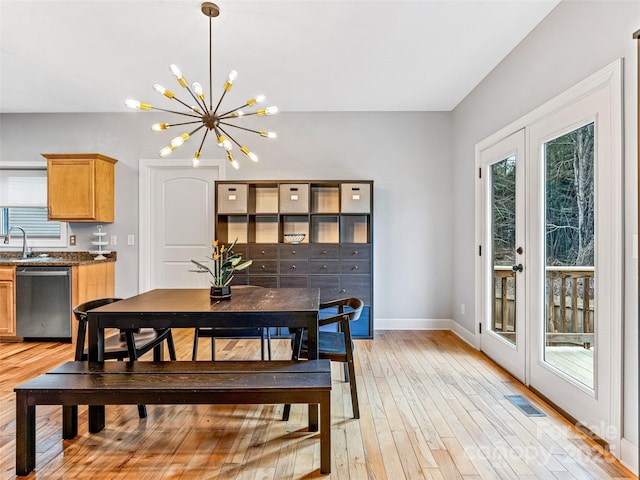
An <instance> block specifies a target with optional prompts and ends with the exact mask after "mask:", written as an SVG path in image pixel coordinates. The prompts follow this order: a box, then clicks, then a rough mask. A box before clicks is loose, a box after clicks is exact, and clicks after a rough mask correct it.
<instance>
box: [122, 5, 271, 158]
mask: <svg viewBox="0 0 640 480" xmlns="http://www.w3.org/2000/svg"><path fill="white" fill-rule="evenodd" d="M201 10H202V13H203V14H205V15H206V16H207V17H209V105H208V106H207V102H206V101H205V94H204V90H203V88H202V85H201V84H199V83H198V82H194V83H192V84H191V86H189V83H188V82H187V80H186V79H185V77H184V76H183V75H182V73H181V72H180V69H179V68H178V67H177V66H176V65H170V66H169V69H170V70H171V73H173V75H174V76H175V77H176V79H177V80H178V83H179V84H180V86H181V87H182V88H184V89H186V90H187V92H189V95H191V97H192V98H193V100H194V101H195V102H196V103H195V105H189V104H188V103H186V102H184V101H182V100H180V99H179V98H178V97H177V96H176V95H175V94H174V93H173V92H171V91H169V90H167V89H166V88H164V87H163V86H161V85H158V84H157V83H156V84H155V85H154V86H153V89H154V90H155V91H156V92H158V93H159V94H160V95H163V96H164V97H166V98H168V99H169V100H172V101H175V102H178V103H180V104H181V105H182V106H183V107H186V111H175V110H167V109H164V108H157V107H153V106H152V105H151V104H149V103H144V102H139V101H137V100H132V99H127V100H126V101H125V105H126V106H127V107H129V108H132V109H134V110H159V111H162V112H168V113H174V114H177V115H182V116H184V117H189V118H191V120H187V119H185V120H186V121H184V122H180V123H156V124H154V125H152V126H151V129H152V130H154V131H156V132H161V131H163V130H168V129H169V128H172V127H178V126H184V125H192V126H194V127H195V128H194V129H193V130H191V131H190V132H188V133H187V132H185V133H182V134H181V135H178V136H177V137H175V138H174V139H173V140H171V142H170V143H169V145H167V146H166V147H164V148H163V149H162V150H160V156H161V157H167V156H168V155H170V154H171V153H172V152H173V151H174V150H176V149H177V148H179V147H180V146H182V145H183V144H184V143H185V142H186V141H187V140H189V138H191V137H192V136H193V135H194V134H196V133H197V132H198V131H200V130H202V129H205V130H204V135H203V136H202V141H201V142H200V146H199V147H198V149H197V150H196V153H195V154H194V155H193V166H194V167H195V166H197V165H198V163H199V162H200V155H201V153H202V147H203V146H204V142H205V140H206V138H207V135H208V134H209V132H210V131H213V134H214V135H215V137H216V143H217V145H218V146H219V147H220V148H222V149H224V150H225V152H226V155H227V159H228V160H229V162H230V163H231V165H232V166H233V168H235V169H236V170H237V169H238V168H239V165H238V162H237V160H236V159H235V158H234V157H233V154H232V153H231V151H232V149H233V145H234V144H235V145H237V146H238V148H239V149H240V151H241V152H242V153H243V154H244V155H245V156H246V157H247V158H249V159H250V160H251V161H253V162H257V161H258V156H257V155H256V154H255V153H253V152H252V151H251V150H249V149H248V148H247V147H246V146H244V145H241V144H240V143H238V141H237V140H236V139H235V138H234V137H233V136H232V135H230V134H229V132H228V130H229V128H236V129H239V130H243V131H246V132H251V133H256V134H258V135H260V136H261V137H266V138H276V134H275V133H274V132H267V131H265V130H253V129H251V128H247V127H244V126H240V125H235V124H234V123H232V122H233V121H235V120H237V119H239V118H242V117H245V116H248V115H258V116H265V115H267V116H268V115H273V114H275V113H278V107H274V106H272V107H266V108H257V107H258V105H259V104H261V103H262V102H263V101H264V95H258V96H256V97H255V98H251V99H249V100H247V101H246V102H245V103H244V104H242V105H240V106H239V107H236V108H234V109H232V110H226V111H224V110H222V113H221V109H220V105H221V104H222V100H223V99H224V97H225V95H226V94H227V92H229V90H231V87H232V86H233V82H235V80H236V78H237V76H238V72H236V71H235V70H231V72H229V75H228V77H227V81H226V82H225V84H224V89H223V92H222V95H221V96H220V99H219V100H218V103H217V104H216V106H215V108H214V107H213V95H212V72H213V69H212V66H211V65H212V58H213V55H212V50H213V48H212V44H213V35H212V31H211V22H212V19H213V17H217V16H218V15H219V14H220V9H219V8H218V6H217V5H216V4H215V3H212V2H204V3H203V4H202V5H201ZM247 108H249V109H253V108H256V110H254V111H247V110H246V109H247ZM243 109H244V110H243Z"/></svg>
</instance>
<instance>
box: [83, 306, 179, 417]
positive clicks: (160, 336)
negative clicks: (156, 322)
mask: <svg viewBox="0 0 640 480" xmlns="http://www.w3.org/2000/svg"><path fill="white" fill-rule="evenodd" d="M119 300H122V299H120V298H100V299H97V300H91V301H89V302H85V303H81V304H80V305H78V306H76V307H75V308H74V309H73V314H74V316H75V317H76V320H77V321H78V334H77V336H76V354H75V360H76V361H78V362H79V361H86V360H87V359H88V358H89V352H88V349H87V348H85V347H84V344H85V339H86V336H87V312H88V311H89V310H93V309H94V308H98V307H102V306H103V305H108V304H110V303H114V302H117V301H119ZM165 341H166V342H167V347H168V349H169V358H170V359H171V360H176V349H175V346H174V344H173V336H172V335H171V329H170V328H166V329H163V330H154V329H153V328H141V329H138V330H121V331H120V333H119V334H117V335H110V336H109V337H106V338H105V341H104V359H105V360H118V361H123V360H124V359H126V358H128V359H130V360H131V361H135V360H137V359H138V358H139V357H141V356H142V355H144V354H145V353H147V352H149V351H150V350H152V349H153V348H155V347H157V346H159V345H160V344H162V342H165ZM138 414H139V416H140V418H146V416H147V408H146V406H145V405H138Z"/></svg>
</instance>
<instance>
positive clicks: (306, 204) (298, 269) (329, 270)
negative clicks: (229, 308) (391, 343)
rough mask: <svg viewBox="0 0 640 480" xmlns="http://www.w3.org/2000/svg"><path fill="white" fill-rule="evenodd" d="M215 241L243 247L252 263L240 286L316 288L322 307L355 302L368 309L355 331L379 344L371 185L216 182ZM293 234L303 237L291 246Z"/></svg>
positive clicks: (357, 182) (239, 276)
mask: <svg viewBox="0 0 640 480" xmlns="http://www.w3.org/2000/svg"><path fill="white" fill-rule="evenodd" d="M215 205H216V212H215V227H216V238H217V239H218V240H219V241H221V242H222V243H224V244H230V243H232V242H233V241H234V240H236V239H237V244H236V247H235V251H236V252H239V253H242V256H243V258H246V259H249V260H253V264H252V265H251V266H250V267H249V268H248V269H247V270H243V271H241V272H238V273H237V274H236V276H235V278H234V283H235V284H244V285H261V286H263V287H271V288H274V287H317V288H320V297H321V301H322V302H326V301H329V300H334V299H337V298H343V297H349V296H354V297H358V298H360V299H362V301H363V302H364V304H365V308H364V310H363V313H362V316H361V317H360V319H359V320H358V321H356V322H354V323H353V324H352V333H353V335H354V336H356V337H360V338H372V337H373V235H372V232H373V224H372V222H373V182H372V181H363V180H353V181H352V180H349V181H346V180H344V181H343V180H326V181H325V180H322V181H316V180H256V181H237V180H233V181H231V180H225V181H217V182H216V202H215ZM292 234H304V238H303V239H302V240H301V241H300V242H299V243H288V242H287V240H288V239H289V238H291V236H292Z"/></svg>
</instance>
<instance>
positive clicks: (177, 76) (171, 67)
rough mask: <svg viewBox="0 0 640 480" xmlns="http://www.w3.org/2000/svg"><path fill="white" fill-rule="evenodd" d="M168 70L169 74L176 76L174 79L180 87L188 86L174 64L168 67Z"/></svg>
mask: <svg viewBox="0 0 640 480" xmlns="http://www.w3.org/2000/svg"><path fill="white" fill-rule="evenodd" d="M169 69H170V70H171V73H173V74H174V75H175V76H176V78H177V79H178V83H179V84H180V86H181V87H186V86H187V85H188V84H187V81H186V80H185V78H184V77H183V76H182V72H181V71H180V69H179V68H178V67H177V66H176V65H174V64H171V65H169Z"/></svg>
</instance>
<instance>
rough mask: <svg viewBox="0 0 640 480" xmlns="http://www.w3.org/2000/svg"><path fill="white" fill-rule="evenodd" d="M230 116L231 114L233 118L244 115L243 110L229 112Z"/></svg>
mask: <svg viewBox="0 0 640 480" xmlns="http://www.w3.org/2000/svg"><path fill="white" fill-rule="evenodd" d="M231 116H232V117H233V118H239V117H242V116H244V112H243V111H242V110H236V111H235V112H233V113H232V114H231Z"/></svg>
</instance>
